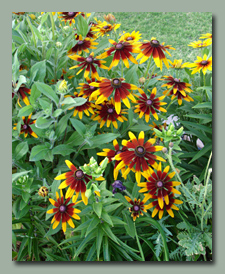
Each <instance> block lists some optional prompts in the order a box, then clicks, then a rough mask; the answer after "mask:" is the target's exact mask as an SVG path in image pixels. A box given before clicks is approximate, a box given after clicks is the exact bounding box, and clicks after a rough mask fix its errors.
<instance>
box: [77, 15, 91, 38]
mask: <svg viewBox="0 0 225 274" xmlns="http://www.w3.org/2000/svg"><path fill="white" fill-rule="evenodd" d="M75 25H76V28H77V33H78V34H79V35H82V38H83V39H84V38H85V37H86V35H87V33H88V24H87V21H86V20H85V19H84V17H83V16H82V15H78V16H77V17H76V20H75Z"/></svg>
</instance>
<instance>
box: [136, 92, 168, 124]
mask: <svg viewBox="0 0 225 274" xmlns="http://www.w3.org/2000/svg"><path fill="white" fill-rule="evenodd" d="M138 91H139V92H140V94H141V96H138V95H135V96H136V97H137V98H138V99H137V105H135V108H136V109H135V110H134V112H135V113H138V112H140V114H139V118H142V116H143V115H145V121H146V122H147V123H148V121H149V118H150V113H152V115H153V117H154V118H155V119H156V120H158V119H159V118H158V115H157V113H156V111H155V110H159V111H162V112H166V110H165V109H164V108H163V107H161V106H163V105H166V104H167V103H166V102H160V101H161V100H163V99H164V98H165V96H161V97H158V98H155V96H156V93H157V89H156V88H153V90H152V92H151V95H150V97H147V95H146V94H145V92H144V91H143V90H142V89H139V90H138ZM148 91H150V90H148Z"/></svg>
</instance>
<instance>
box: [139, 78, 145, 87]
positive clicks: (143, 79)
mask: <svg viewBox="0 0 225 274" xmlns="http://www.w3.org/2000/svg"><path fill="white" fill-rule="evenodd" d="M145 80H146V79H145V77H141V78H140V79H139V83H140V84H141V85H143V84H144V83H145Z"/></svg>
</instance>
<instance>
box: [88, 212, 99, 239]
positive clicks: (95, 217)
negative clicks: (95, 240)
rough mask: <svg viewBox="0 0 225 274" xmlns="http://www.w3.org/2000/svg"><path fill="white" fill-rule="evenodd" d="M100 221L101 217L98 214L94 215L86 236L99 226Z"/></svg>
mask: <svg viewBox="0 0 225 274" xmlns="http://www.w3.org/2000/svg"><path fill="white" fill-rule="evenodd" d="M99 223H100V219H99V218H98V217H97V216H94V217H93V219H92V221H91V222H90V224H89V226H88V228H87V230H86V234H85V237H86V236H87V235H88V234H89V233H90V232H91V231H92V230H93V229H95V228H97V225H98V224H99Z"/></svg>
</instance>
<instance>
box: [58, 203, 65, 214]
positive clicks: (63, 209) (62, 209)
mask: <svg viewBox="0 0 225 274" xmlns="http://www.w3.org/2000/svg"><path fill="white" fill-rule="evenodd" d="M65 211H66V206H65V205H61V206H60V207H59V212H61V213H64V212H65Z"/></svg>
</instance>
